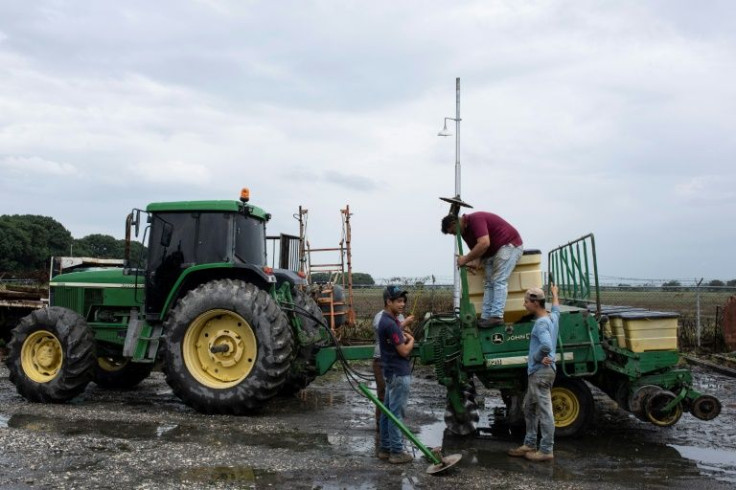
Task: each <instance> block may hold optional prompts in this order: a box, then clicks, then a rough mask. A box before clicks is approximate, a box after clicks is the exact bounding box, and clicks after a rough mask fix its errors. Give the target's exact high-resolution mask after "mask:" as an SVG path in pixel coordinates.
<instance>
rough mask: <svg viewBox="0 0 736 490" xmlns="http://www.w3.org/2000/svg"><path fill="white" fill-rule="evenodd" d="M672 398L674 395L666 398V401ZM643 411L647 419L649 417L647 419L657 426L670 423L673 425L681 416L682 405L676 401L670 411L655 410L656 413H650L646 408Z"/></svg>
mask: <svg viewBox="0 0 736 490" xmlns="http://www.w3.org/2000/svg"><path fill="white" fill-rule="evenodd" d="M674 399H675V397H674V395H673V396H672V397H671V398H669V397H668V398H666V400H667V402H669V401H671V400H674ZM665 404H666V403H665ZM645 412H646V416H647V419H649V421H650V422H651V423H653V424H654V425H656V426H659V427H669V426H670V425H673V424H674V423H675V422H677V421H678V420H680V417H682V405H681V404H679V403H678V404H677V405H675V408H673V409H672V411H671V412H670V413H660V412H659V411H657V413H652V412H651V411H650V410H648V409H645Z"/></svg>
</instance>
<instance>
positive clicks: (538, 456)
mask: <svg viewBox="0 0 736 490" xmlns="http://www.w3.org/2000/svg"><path fill="white" fill-rule="evenodd" d="M524 457H525V458H526V459H528V460H529V461H552V460H553V459H555V457H554V455H553V454H552V453H543V452H542V451H534V452H529V453H526V454H525V455H524Z"/></svg>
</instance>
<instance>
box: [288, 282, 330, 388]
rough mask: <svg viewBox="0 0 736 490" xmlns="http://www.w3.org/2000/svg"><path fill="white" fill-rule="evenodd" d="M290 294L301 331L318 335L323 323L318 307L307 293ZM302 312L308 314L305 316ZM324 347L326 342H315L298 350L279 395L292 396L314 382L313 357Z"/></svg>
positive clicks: (295, 291) (315, 374) (315, 371)
mask: <svg viewBox="0 0 736 490" xmlns="http://www.w3.org/2000/svg"><path fill="white" fill-rule="evenodd" d="M291 294H292V297H293V299H294V305H295V306H296V312H295V314H296V315H298V317H299V319H300V321H301V325H302V330H303V331H304V332H305V333H306V334H307V335H308V336H310V337H311V336H316V335H318V334H319V329H320V327H321V326H323V325H322V323H324V316H323V314H322V310H321V309H320V307H319V305H317V303H316V302H315V301H314V300H313V299H312V298H311V297H310V296H309V295H308V294H307V293H305V292H303V291H300V290H298V289H293V290H292V293H291ZM304 310H306V311H307V312H308V314H305V313H304ZM324 345H326V342H324V341H317V342H315V343H312V344H307V345H302V346H300V347H299V348H298V350H297V352H296V356H295V358H294V360H293V361H292V364H291V369H290V370H289V373H288V374H287V376H286V381H285V382H284V384H283V386H282V387H281V390H280V391H279V395H282V396H290V395H294V394H296V393H298V392H299V390H302V389H304V388H306V387H307V386H309V384H310V383H311V382H312V381H314V380H315V378H316V377H317V365H316V363H315V359H316V358H315V356H316V355H317V351H318V350H319V348H320V347H323V346H324Z"/></svg>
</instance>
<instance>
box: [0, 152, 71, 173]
mask: <svg viewBox="0 0 736 490" xmlns="http://www.w3.org/2000/svg"><path fill="white" fill-rule="evenodd" d="M6 171H7V172H10V173H14V174H24V175H31V176H33V178H39V177H44V176H46V177H58V176H70V177H73V176H75V175H77V174H78V172H77V169H76V168H75V167H74V165H70V164H68V163H60V162H54V161H51V160H45V159H43V158H40V157H36V156H32V157H23V156H5V157H0V172H2V173H5V172H6Z"/></svg>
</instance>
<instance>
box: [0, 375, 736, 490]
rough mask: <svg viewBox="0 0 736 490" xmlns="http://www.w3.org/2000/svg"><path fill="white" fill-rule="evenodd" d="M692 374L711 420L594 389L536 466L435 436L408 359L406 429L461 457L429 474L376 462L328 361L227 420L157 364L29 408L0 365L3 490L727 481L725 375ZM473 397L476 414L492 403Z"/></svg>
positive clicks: (354, 400) (347, 390) (435, 401)
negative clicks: (662, 421)
mask: <svg viewBox="0 0 736 490" xmlns="http://www.w3.org/2000/svg"><path fill="white" fill-rule="evenodd" d="M358 367H359V368H360V369H362V370H363V371H368V370H369V369H368V366H367V365H363V366H361V365H360V364H358ZM696 379H698V384H699V388H701V389H703V390H704V391H707V392H708V393H710V394H713V395H716V396H717V397H719V398H720V399H721V401H722V402H723V403H724V410H723V413H722V415H721V416H720V417H719V418H718V419H716V420H714V421H711V422H702V421H699V420H697V419H695V418H694V417H692V416H691V415H689V414H685V415H684V416H683V418H682V420H681V421H680V422H679V423H678V424H677V425H676V426H674V427H672V428H668V429H658V428H656V427H654V426H651V425H648V424H645V423H642V422H640V421H638V420H636V419H635V418H633V417H632V416H630V415H629V414H626V413H624V412H622V411H620V410H618V408H617V407H616V405H615V404H614V403H613V402H611V401H610V400H609V399H608V398H606V397H605V396H604V395H602V394H600V393H598V394H597V395H596V399H597V408H598V411H597V417H596V419H597V424H596V427H595V428H594V429H593V430H591V432H590V434H588V435H586V436H585V437H583V438H580V439H575V440H559V441H557V445H556V447H555V456H556V459H555V461H554V463H542V464H539V463H538V464H534V463H529V462H527V461H525V460H519V459H516V458H510V457H508V456H506V455H505V451H506V449H508V448H509V447H512V446H514V445H516V444H518V442H519V441H513V440H499V439H491V438H482V439H477V438H470V439H450V438H447V437H443V429H444V422H443V414H444V405H445V394H444V389H443V388H441V387H440V386H439V385H437V384H436V382H435V381H434V380H433V379H432V371H431V370H429V369H426V368H418V369H417V371H416V372H415V379H414V383H413V386H412V394H411V396H410V405H409V409H408V413H407V420H408V424H409V427H410V429H411V430H412V431H414V432H415V433H416V434H417V435H418V437H419V439H420V440H422V441H423V442H424V443H425V444H426V445H427V446H430V447H434V446H439V445H442V446H443V447H444V452H445V454H451V453H460V454H462V456H463V459H462V461H461V462H460V463H459V464H458V465H457V467H455V468H452V469H451V470H449V471H448V472H447V473H446V474H443V475H442V476H430V475H427V474H426V473H425V470H426V468H427V467H428V465H429V462H428V461H426V460H425V459H424V457H423V456H422V455H421V453H419V452H418V451H417V452H416V458H415V460H414V462H412V463H410V464H407V465H390V464H388V463H386V462H383V461H380V460H378V459H377V458H376V457H375V421H374V418H373V407H372V405H371V404H370V402H369V401H368V400H367V399H365V398H364V397H362V396H361V395H360V394H358V393H356V392H355V391H353V390H352V389H351V387H350V385H349V384H348V383H347V381H346V380H345V378H344V377H343V375H342V372H341V371H338V370H334V371H332V372H331V373H329V374H328V375H327V376H324V377H321V378H320V379H318V380H317V381H316V382H315V383H313V384H312V385H311V386H310V387H309V389H307V390H304V391H302V392H301V393H300V395H299V396H298V397H292V398H283V399H281V398H280V399H276V400H274V401H273V402H272V403H271V404H270V405H269V406H268V408H267V409H266V410H264V411H263V413H262V414H260V415H257V416H250V417H231V416H207V415H201V414H198V413H196V412H194V411H193V410H191V409H189V408H188V407H186V406H185V405H183V404H182V403H181V402H180V401H179V400H178V399H177V398H176V397H174V396H173V394H172V393H171V390H170V389H169V387H168V386H167V385H166V383H165V381H164V378H163V375H162V374H161V373H160V372H154V373H153V374H152V375H151V377H150V378H149V379H147V380H145V381H144V382H143V383H141V385H140V386H139V387H137V388H136V389H134V390H130V391H121V392H115V391H105V390H102V389H99V388H98V387H97V386H96V385H94V384H92V385H90V386H89V387H88V388H87V390H86V391H85V393H84V394H83V395H82V396H80V397H78V398H77V399H75V400H74V401H73V403H69V404H65V405H43V404H35V403H29V402H26V401H25V400H24V399H23V398H21V397H20V396H19V395H17V394H16V392H15V387H14V386H13V385H12V384H11V383H10V381H9V380H8V371H7V369H6V368H5V366H4V365H2V367H0V489H24V488H48V489H52V488H53V489H75V488H76V489H105V488H115V489H120V488H135V489H168V488H171V489H182V488H184V489H188V488H192V489H195V488H222V489H226V488H227V489H229V488H310V489H311V488H324V489H333V488H335V489H336V488H361V489H373V488H375V489H391V488H440V489H443V488H447V489H450V488H452V489H455V490H456V489H460V488H462V489H463V490H465V489H475V488H478V489H480V488H483V489H487V488H488V487H498V488H518V489H526V488H529V489H531V488H539V487H540V485H552V486H553V488H556V489H557V488H563V489H565V488H570V489H573V488H591V489H592V488H601V487H602V486H605V487H606V488H644V487H646V488H657V487H660V488H703V487H704V486H705V485H707V486H708V487H709V488H710V489H719V488H733V486H734V485H736V434H735V433H734V431H733V427H734V423H735V422H736V390H735V389H734V380H733V379H730V378H726V377H724V376H721V375H717V374H711V373H708V372H704V371H696ZM480 394H481V399H483V400H484V406H483V409H482V415H483V418H481V422H482V423H483V422H486V419H485V416H486V415H488V414H490V413H491V411H492V409H493V407H494V406H500V405H501V400H500V397H499V396H498V394H497V393H494V392H490V391H483V390H481V393H480ZM486 425H487V423H486Z"/></svg>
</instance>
